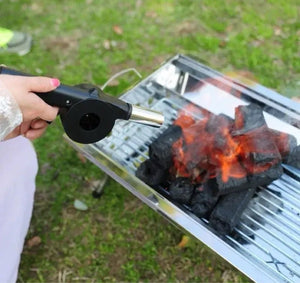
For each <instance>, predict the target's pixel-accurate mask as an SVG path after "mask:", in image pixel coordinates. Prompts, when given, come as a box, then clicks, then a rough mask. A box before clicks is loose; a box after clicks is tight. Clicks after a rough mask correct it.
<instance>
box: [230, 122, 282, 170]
mask: <svg viewBox="0 0 300 283" xmlns="http://www.w3.org/2000/svg"><path fill="white" fill-rule="evenodd" d="M235 140H236V141H237V142H238V143H239V145H240V147H239V149H240V153H239V156H240V159H241V162H242V163H243V166H244V167H245V169H246V170H247V172H248V173H249V174H250V175H256V174H259V173H261V172H262V171H266V170H268V169H270V168H271V167H272V166H273V165H275V164H278V163H280V162H281V155H280V153H279V151H278V148H277V146H276V144H275V142H274V141H273V139H272V138H271V137H270V134H269V131H268V129H267V128H265V127H261V128H258V129H255V130H252V131H251V132H247V133H245V134H243V135H239V136H236V137H235Z"/></svg>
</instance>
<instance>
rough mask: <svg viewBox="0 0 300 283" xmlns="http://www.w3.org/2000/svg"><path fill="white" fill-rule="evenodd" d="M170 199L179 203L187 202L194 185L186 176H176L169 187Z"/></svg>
mask: <svg viewBox="0 0 300 283" xmlns="http://www.w3.org/2000/svg"><path fill="white" fill-rule="evenodd" d="M169 192H170V196H171V198H172V199H174V200H176V201H178V202H179V203H181V204H188V203H189V202H190V199H191V197H192V194H193V192H194V185H193V184H192V183H191V181H190V180H189V179H188V178H183V177H179V178H176V179H175V180H174V181H173V182H172V183H171V185H170V187H169Z"/></svg>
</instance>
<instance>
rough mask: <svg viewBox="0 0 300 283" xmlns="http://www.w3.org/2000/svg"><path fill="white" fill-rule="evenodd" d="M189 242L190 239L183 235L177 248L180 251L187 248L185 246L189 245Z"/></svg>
mask: <svg viewBox="0 0 300 283" xmlns="http://www.w3.org/2000/svg"><path fill="white" fill-rule="evenodd" d="M189 242H190V237H189V236H186V235H183V236H182V238H181V241H180V243H179V244H178V245H177V247H178V248H180V249H183V248H185V247H187V245H188V244H189Z"/></svg>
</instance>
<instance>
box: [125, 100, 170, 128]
mask: <svg viewBox="0 0 300 283" xmlns="http://www.w3.org/2000/svg"><path fill="white" fill-rule="evenodd" d="M129 120H130V121H134V122H137V123H140V124H143V125H148V126H152V127H157V128H158V127H160V126H161V125H162V124H163V123H164V116H163V115H162V114H161V113H160V112H157V111H153V110H149V109H145V108H142V107H139V106H136V105H132V111H131V116H130V117H129Z"/></svg>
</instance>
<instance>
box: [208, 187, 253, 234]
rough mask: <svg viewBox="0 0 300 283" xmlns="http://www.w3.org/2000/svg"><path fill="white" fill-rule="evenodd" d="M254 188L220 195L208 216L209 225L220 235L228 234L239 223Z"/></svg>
mask: <svg viewBox="0 0 300 283" xmlns="http://www.w3.org/2000/svg"><path fill="white" fill-rule="evenodd" d="M254 193H255V188H249V189H247V190H244V191H241V192H236V193H231V194H228V195H225V196H222V197H221V198H220V200H219V201H218V203H217V205H216V206H215V208H214V210H213V211H212V213H211V215H210V217H209V225H210V226H211V227H212V228H214V229H215V230H216V231H217V232H219V233H220V234H221V235H226V234H230V233H231V232H232V231H233V229H234V228H235V226H236V225H237V224H238V223H239V220H240V217H241V215H242V213H243V211H244V210H245V209H246V207H247V205H248V203H249V201H250V200H251V198H252V196H253V195H254Z"/></svg>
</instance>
